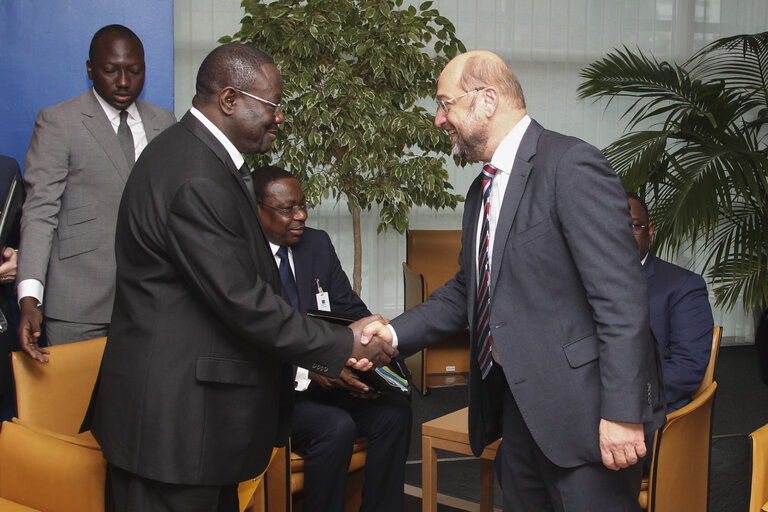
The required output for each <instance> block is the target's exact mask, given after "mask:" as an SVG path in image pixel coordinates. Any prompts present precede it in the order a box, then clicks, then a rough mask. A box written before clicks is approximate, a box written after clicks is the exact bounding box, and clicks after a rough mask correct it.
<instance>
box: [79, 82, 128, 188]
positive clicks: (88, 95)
mask: <svg viewBox="0 0 768 512" xmlns="http://www.w3.org/2000/svg"><path fill="white" fill-rule="evenodd" d="M93 94H94V93H93V90H91V89H89V90H87V91H85V93H83V94H81V95H80V109H81V110H80V114H81V116H82V119H83V125H84V126H85V129H86V130H88V132H89V133H90V134H91V136H93V138H94V139H96V142H98V143H99V146H101V149H103V150H104V153H105V154H106V155H107V157H108V158H109V160H110V161H111V162H112V165H114V166H115V170H116V171H117V173H118V174H119V175H120V176H121V177H122V178H123V181H125V180H127V179H128V175H129V174H130V172H131V169H130V168H129V167H128V162H126V161H125V155H124V154H123V150H122V149H121V148H120V143H119V142H118V141H117V135H116V134H115V130H114V129H113V128H112V123H110V122H109V119H107V115H106V114H105V113H104V109H103V108H101V105H99V102H98V101H97V100H96V97H95V96H94V95H93Z"/></svg>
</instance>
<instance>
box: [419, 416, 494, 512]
mask: <svg viewBox="0 0 768 512" xmlns="http://www.w3.org/2000/svg"><path fill="white" fill-rule="evenodd" d="M468 414H469V409H468V408H467V407H465V408H463V409H459V410H458V411H454V412H452V413H450V414H446V415H444V416H440V417H439V418H436V419H434V420H431V421H427V422H425V423H424V424H422V425H421V488H422V497H421V503H422V511H423V512H437V450H447V451H451V452H455V453H462V454H464V455H472V448H471V447H470V446H469V417H468ZM499 444H501V440H498V441H496V442H494V443H491V444H490V445H488V446H487V447H486V448H485V450H484V451H483V453H482V455H481V456H480V512H491V511H492V510H493V460H494V459H495V458H496V450H497V449H498V447H499Z"/></svg>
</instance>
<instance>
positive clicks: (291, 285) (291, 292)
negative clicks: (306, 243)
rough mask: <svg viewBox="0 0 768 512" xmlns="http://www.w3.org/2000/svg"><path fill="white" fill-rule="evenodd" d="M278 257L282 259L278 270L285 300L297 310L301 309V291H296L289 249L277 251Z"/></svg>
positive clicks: (281, 248) (283, 248)
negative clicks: (289, 259)
mask: <svg viewBox="0 0 768 512" xmlns="http://www.w3.org/2000/svg"><path fill="white" fill-rule="evenodd" d="M277 255H278V256H279V257H280V266H279V267H278V270H279V272H280V280H281V281H282V282H283V290H284V292H285V298H286V299H288V302H290V303H291V306H293V307H294V308H296V309H299V291H298V290H297V289H296V280H295V279H294V278H293V272H291V262H290V261H288V248H287V247H285V246H283V247H280V248H279V249H278V250H277Z"/></svg>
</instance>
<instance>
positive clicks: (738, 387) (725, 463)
mask: <svg viewBox="0 0 768 512" xmlns="http://www.w3.org/2000/svg"><path fill="white" fill-rule="evenodd" d="M715 379H716V380H717V382H718V389H717V395H716V396H715V408H714V416H713V426H712V435H713V439H712V456H711V468H710V500H709V503H710V506H709V512H740V511H746V510H747V506H748V500H749V478H750V445H749V439H748V437H747V436H748V435H749V433H750V432H752V431H753V430H756V429H757V428H759V427H760V426H762V425H764V424H766V423H768V386H766V385H764V384H763V383H762V381H761V380H760V375H759V370H758V365H757V355H756V350H755V348H754V347H753V346H736V347H723V348H721V350H720V357H719V359H718V365H717V371H716V372H715ZM466 404H467V390H466V388H465V387H459V386H457V387H450V388H437V389H433V390H432V392H431V393H430V394H429V395H427V396H426V397H422V396H421V395H419V394H418V393H414V395H413V424H414V430H413V433H412V438H411V448H410V452H409V455H408V460H409V464H408V466H407V467H406V483H408V484H411V485H414V486H417V487H421V464H420V463H419V462H418V461H420V459H421V424H422V423H423V422H425V421H429V420H431V419H433V418H437V417H439V416H442V415H443V414H447V413H449V412H452V411H455V410H457V409H460V408H462V407H465V406H466ZM443 456H445V457H451V458H455V457H457V455H456V454H453V453H445V454H441V455H440V457H443ZM438 475H439V476H438V492H439V493H440V494H445V495H448V496H453V497H456V498H460V499H464V500H467V501H472V502H474V503H477V501H478V496H479V488H480V466H479V462H478V461H476V460H472V459H469V460H458V461H444V462H440V463H439V465H438ZM418 501H419V500H417V499H411V500H409V505H410V504H411V503H410V502H414V503H416V505H415V508H414V509H413V510H418V509H419V508H418ZM496 506H497V507H499V508H501V492H500V490H499V489H498V485H497V488H496ZM409 510H410V508H409ZM440 510H441V511H442V510H446V511H448V510H450V509H448V508H445V509H443V508H441V509H440Z"/></svg>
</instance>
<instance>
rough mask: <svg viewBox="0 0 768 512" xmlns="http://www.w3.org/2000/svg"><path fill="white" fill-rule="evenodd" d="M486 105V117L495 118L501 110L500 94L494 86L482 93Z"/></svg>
mask: <svg viewBox="0 0 768 512" xmlns="http://www.w3.org/2000/svg"><path fill="white" fill-rule="evenodd" d="M481 94H482V95H483V97H482V99H483V102H484V103H485V117H488V118H490V117H493V114H495V113H496V110H497V109H498V108H499V93H498V91H496V89H495V88H494V87H493V86H488V87H486V88H485V89H483V90H482V91H481Z"/></svg>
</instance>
